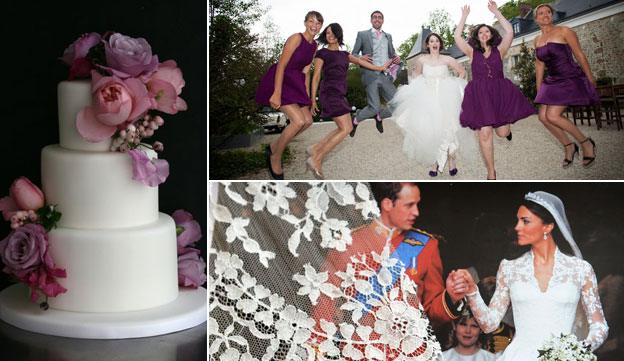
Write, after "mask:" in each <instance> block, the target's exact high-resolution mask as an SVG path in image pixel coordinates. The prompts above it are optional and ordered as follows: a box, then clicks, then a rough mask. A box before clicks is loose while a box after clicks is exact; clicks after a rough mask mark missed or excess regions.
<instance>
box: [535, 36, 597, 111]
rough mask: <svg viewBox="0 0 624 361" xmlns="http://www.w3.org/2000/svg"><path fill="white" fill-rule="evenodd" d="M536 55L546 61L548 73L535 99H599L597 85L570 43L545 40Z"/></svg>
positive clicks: (554, 101)
mask: <svg viewBox="0 0 624 361" xmlns="http://www.w3.org/2000/svg"><path fill="white" fill-rule="evenodd" d="M535 56H537V58H538V59H539V60H541V61H543V62H544V63H545V64H546V68H547V70H548V76H547V77H546V78H545V79H544V81H543V82H542V86H541V87H540V89H539V91H538V92H537V96H536V97H535V102H536V103H539V104H548V105H593V104H598V103H599V102H600V97H599V96H598V93H597V92H596V89H595V88H594V86H593V85H592V83H590V82H589V79H587V77H586V76H585V73H583V70H582V69H581V67H580V66H579V65H578V64H577V63H576V62H575V61H574V58H573V57H572V49H570V46H569V45H568V44H561V43H546V45H544V46H540V47H539V48H537V49H535Z"/></svg>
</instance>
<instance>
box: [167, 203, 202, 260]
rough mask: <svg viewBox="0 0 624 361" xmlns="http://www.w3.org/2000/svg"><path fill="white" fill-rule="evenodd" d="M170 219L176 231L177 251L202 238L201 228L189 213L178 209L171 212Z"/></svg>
mask: <svg viewBox="0 0 624 361" xmlns="http://www.w3.org/2000/svg"><path fill="white" fill-rule="evenodd" d="M171 217H172V218H173V220H174V221H175V224H176V229H177V231H178V249H181V248H183V247H186V246H190V245H191V244H193V243H195V242H197V241H199V240H200V239H201V238H202V231H201V227H200V226H199V223H197V221H196V220H194V219H193V215H191V214H190V213H189V212H187V211H185V210H183V209H178V210H177V211H175V212H173V214H172V215H171ZM178 252H179V251H178Z"/></svg>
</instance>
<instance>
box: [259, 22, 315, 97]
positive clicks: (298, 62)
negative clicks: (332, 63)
mask: <svg viewBox="0 0 624 361" xmlns="http://www.w3.org/2000/svg"><path fill="white" fill-rule="evenodd" d="M299 35H300V36H301V43H299V46H298V47H297V49H295V51H294V52H293V54H292V56H291V57H290V60H289V61H288V64H286V69H284V80H283V81H282V105H288V104H299V105H300V106H306V105H308V106H309V105H310V104H311V102H310V96H309V95H308V92H307V91H306V86H305V74H303V68H305V67H306V66H308V65H310V63H311V62H312V59H313V58H314V52H316V46H317V44H316V41H313V42H312V43H308V41H307V40H306V39H305V37H304V36H303V34H301V33H299ZM276 69H277V64H273V65H271V67H270V68H269V71H267V73H266V74H264V76H263V77H262V79H261V80H260V85H258V89H257V90H256V103H258V104H262V105H269V106H270V105H271V104H270V103H269V98H271V95H273V91H274V90H275V71H276Z"/></svg>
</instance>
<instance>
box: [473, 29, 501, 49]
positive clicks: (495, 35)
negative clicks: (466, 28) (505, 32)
mask: <svg viewBox="0 0 624 361" xmlns="http://www.w3.org/2000/svg"><path fill="white" fill-rule="evenodd" d="M484 26H485V27H487V28H488V29H490V33H491V34H492V37H491V38H490V40H488V41H487V42H486V44H487V45H489V46H491V47H494V46H498V45H499V44H500V43H501V41H503V38H502V37H501V35H500V33H499V32H498V30H496V29H494V28H493V27H491V26H489V25H487V24H479V25H477V26H475V27H474V29H473V30H472V31H471V32H470V39H468V45H470V46H472V48H473V49H476V50H478V51H480V52H481V53H484V52H485V49H484V48H483V47H482V46H481V42H480V41H479V30H481V28H482V27H484Z"/></svg>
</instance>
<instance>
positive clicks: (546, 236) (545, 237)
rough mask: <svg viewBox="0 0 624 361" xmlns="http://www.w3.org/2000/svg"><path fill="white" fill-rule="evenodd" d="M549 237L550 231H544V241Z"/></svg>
mask: <svg viewBox="0 0 624 361" xmlns="http://www.w3.org/2000/svg"><path fill="white" fill-rule="evenodd" d="M547 239H548V233H546V232H544V241H545V240H547Z"/></svg>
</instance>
